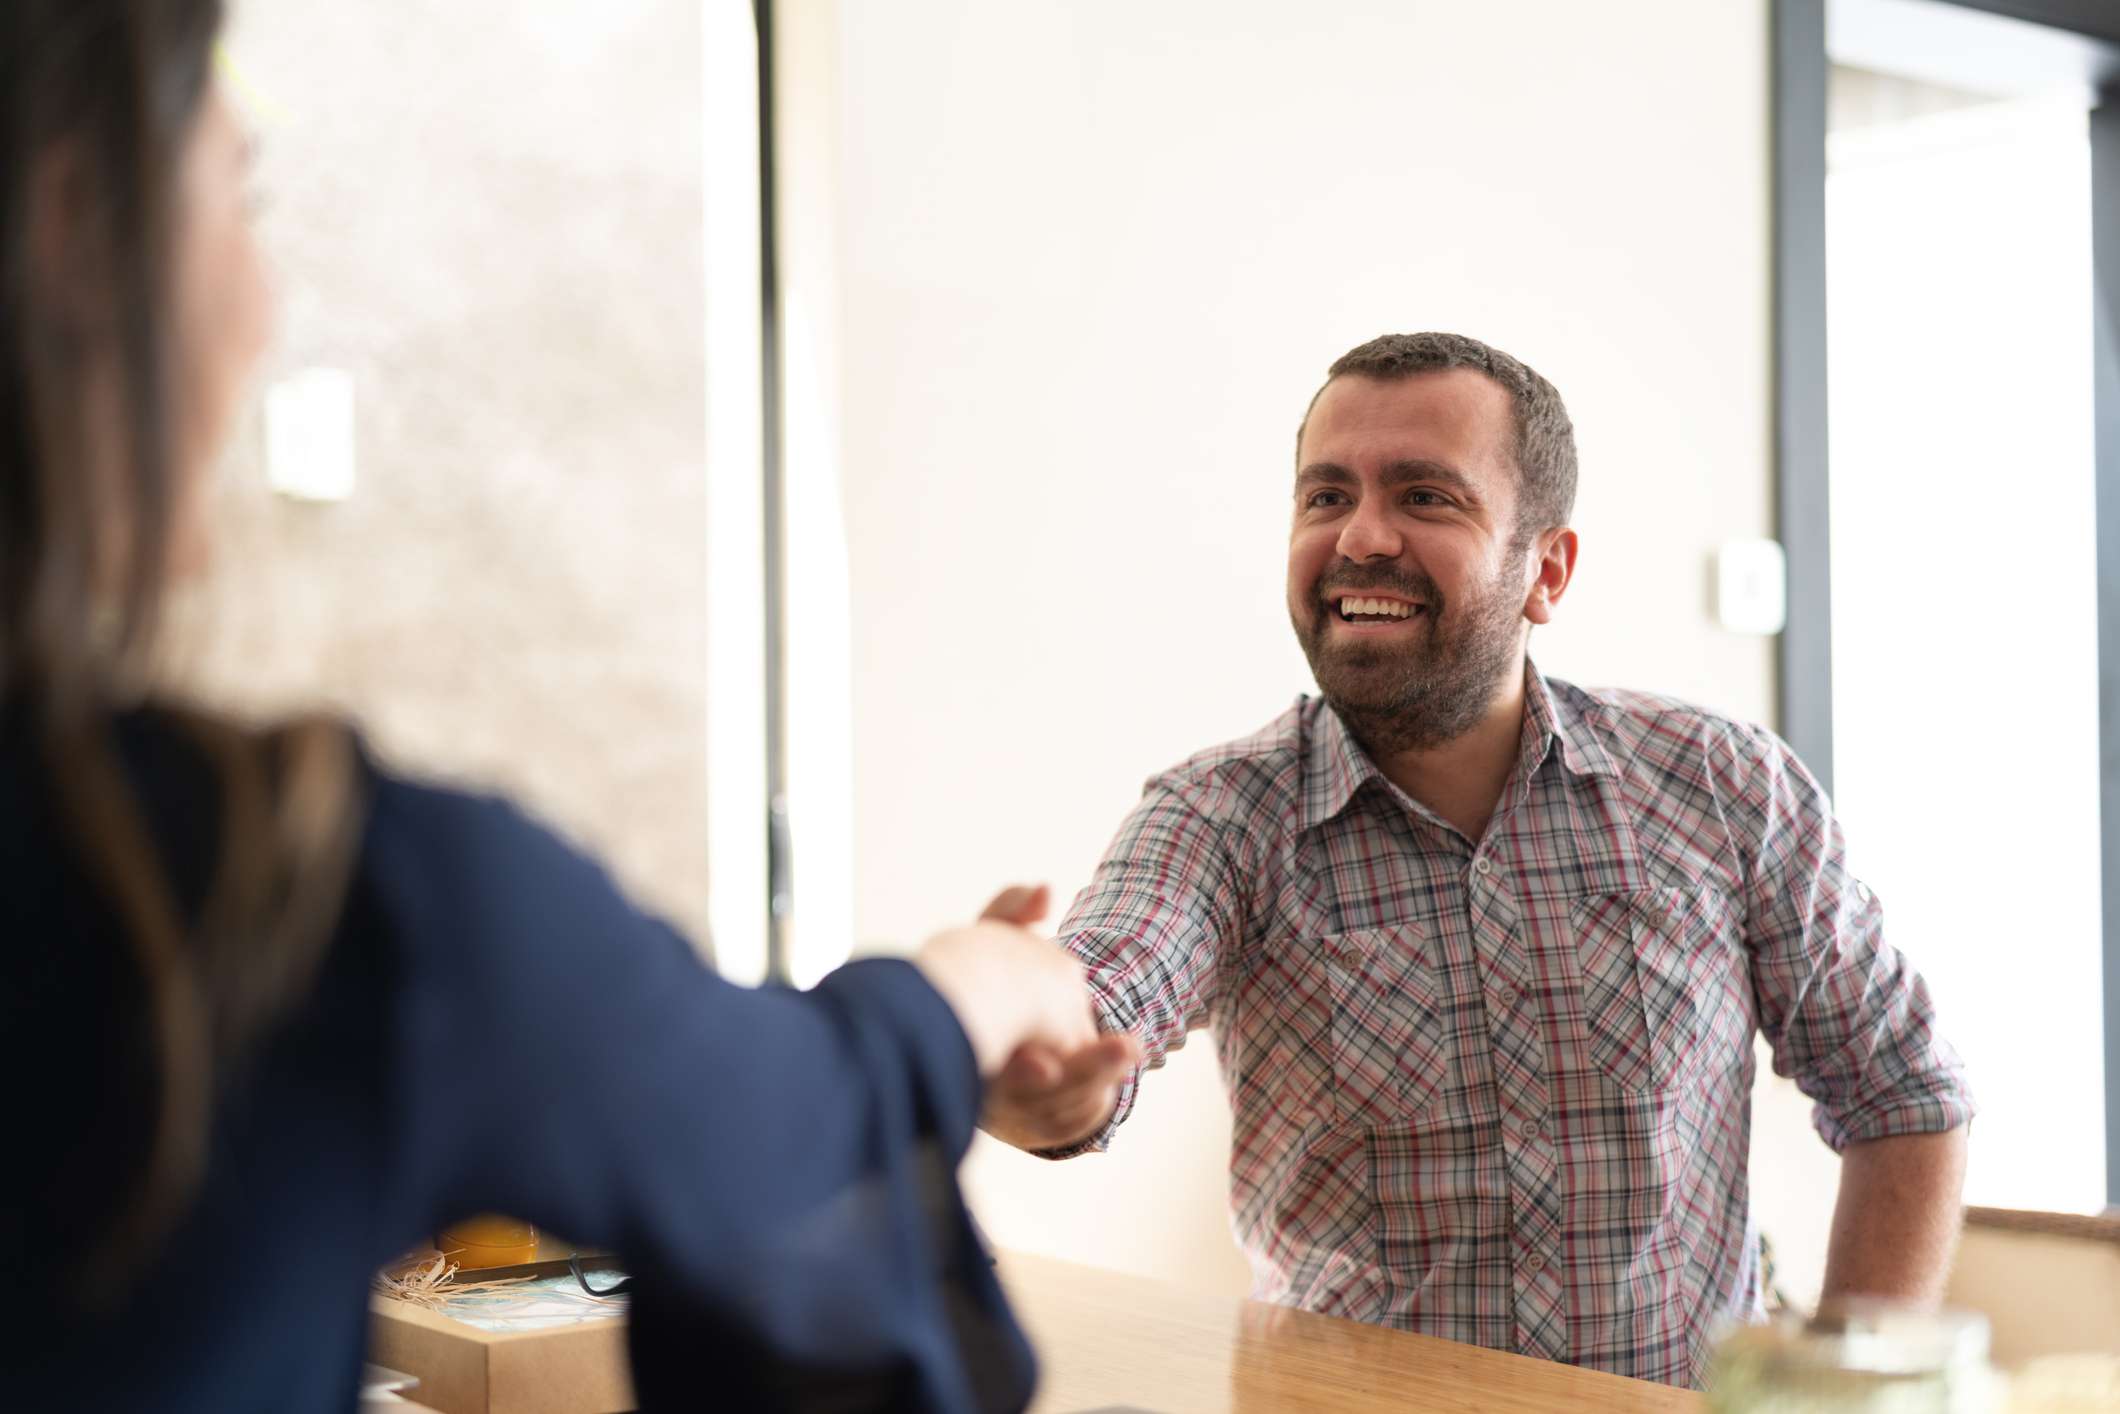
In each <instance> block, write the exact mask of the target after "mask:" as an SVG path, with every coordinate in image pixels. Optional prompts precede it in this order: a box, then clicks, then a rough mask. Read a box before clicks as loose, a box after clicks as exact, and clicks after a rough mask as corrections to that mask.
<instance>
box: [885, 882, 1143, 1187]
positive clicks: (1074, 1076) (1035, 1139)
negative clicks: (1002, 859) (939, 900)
mask: <svg viewBox="0 0 2120 1414" xmlns="http://www.w3.org/2000/svg"><path fill="white" fill-rule="evenodd" d="M1049 902H1050V895H1049V893H1048V891H1047V889H1046V887H1045V886H1044V885H1043V884H1040V885H1039V886H1038V887H1036V888H1023V887H1017V888H1009V889H1004V890H1002V891H1001V893H1000V894H998V895H996V896H995V898H994V901H993V902H992V903H989V904H988V905H987V906H986V909H985V911H984V912H982V913H981V914H980V915H979V921H978V922H977V923H974V924H972V925H971V926H970V927H968V928H953V929H951V930H950V931H949V932H946V933H938V934H937V935H936V936H934V937H933V938H930V939H929V940H928V941H927V943H926V944H925V945H923V946H922V947H921V949H920V951H919V953H917V954H916V955H915V956H914V958H913V962H914V964H915V965H916V966H917V967H919V968H920V970H921V972H922V973H924V974H925V975H926V977H927V980H928V982H929V983H930V984H931V985H932V986H933V987H934V988H935V990H936V991H937V992H940V993H941V994H942V999H943V1000H944V1001H946V1002H948V1003H949V1004H950V1009H951V1010H952V1011H954V1012H956V1013H957V1020H958V1022H959V1024H960V1025H962V1026H963V1027H964V1034H965V1037H966V1039H968V1040H969V1041H970V1042H971V1045H972V1054H973V1055H974V1056H975V1057H976V1058H977V1060H978V1062H979V1074H980V1075H981V1076H982V1077H984V1078H985V1080H986V1082H987V1090H986V1109H985V1113H984V1114H983V1115H982V1116H981V1118H980V1121H979V1127H980V1128H981V1129H984V1130H985V1131H986V1132H987V1133H989V1134H991V1135H993V1136H994V1137H995V1138H996V1139H999V1140H1001V1141H1002V1142H1004V1143H1007V1144H1013V1145H1015V1146H1016V1147H1017V1148H1019V1149H1061V1148H1065V1147H1067V1146H1068V1145H1070V1144H1076V1143H1079V1142H1081V1141H1082V1140H1084V1139H1087V1138H1088V1137H1089V1136H1090V1135H1092V1134H1095V1133H1096V1132H1097V1131H1098V1130H1099V1129H1101V1128H1103V1127H1104V1122H1105V1121H1106V1120H1108V1119H1110V1118H1111V1114H1112V1110H1113V1109H1114V1108H1115V1107H1116V1106H1117V1105H1118V1102H1119V1086H1120V1084H1121V1082H1123V1081H1124V1080H1125V1079H1126V1077H1127V1075H1128V1074H1129V1073H1130V1072H1131V1071H1132V1070H1133V1069H1134V1068H1135V1067H1136V1066H1138V1065H1140V1064H1141V1045H1140V1042H1138V1041H1136V1040H1135V1039H1134V1038H1133V1037H1132V1036H1129V1035H1127V1034H1126V1033H1124V1032H1118V1033H1115V1034H1112V1035H1099V1034H1098V1033H1097V1022H1096V1017H1095V1014H1094V1013H1093V1012H1092V1011H1091V1009H1090V998H1089V986H1088V983H1087V982H1086V981H1085V980H1084V978H1083V972H1082V964H1081V963H1079V962H1077V961H1076V960H1075V959H1074V958H1073V957H1072V956H1070V955H1069V954H1068V953H1066V952H1064V951H1062V950H1061V949H1060V948H1059V947H1058V946H1056V945H1055V944H1053V943H1051V942H1049V941H1047V940H1045V939H1043V938H1040V937H1038V936H1037V935H1036V934H1034V933H1032V932H1031V931H1030V925H1031V924H1033V923H1035V922H1037V921H1038V920H1039V919H1041V918H1043V917H1044V916H1045V911H1046V906H1047V904H1048V903H1049Z"/></svg>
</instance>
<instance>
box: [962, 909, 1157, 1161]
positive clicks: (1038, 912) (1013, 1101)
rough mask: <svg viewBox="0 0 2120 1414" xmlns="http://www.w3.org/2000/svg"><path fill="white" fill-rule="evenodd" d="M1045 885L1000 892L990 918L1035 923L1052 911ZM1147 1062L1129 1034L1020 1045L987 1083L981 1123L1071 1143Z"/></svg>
mask: <svg viewBox="0 0 2120 1414" xmlns="http://www.w3.org/2000/svg"><path fill="white" fill-rule="evenodd" d="M1050 902H1051V893H1050V892H1049V891H1048V890H1047V888H1046V887H1045V885H1043V884H1040V885H1038V886H1037V887H1036V888H1027V887H1022V886H1018V887H1014V888H1008V889H1003V890H1002V891H1001V892H1000V893H999V894H997V895H995V897H994V900H993V902H991V903H989V904H988V905H987V906H986V909H985V911H984V912H982V913H981V914H980V915H979V916H980V919H981V920H982V921H986V922H994V923H1009V924H1014V925H1015V926H1016V927H1019V928H1027V927H1029V926H1030V925H1031V924H1033V923H1036V922H1037V921H1038V920H1039V919H1041V918H1043V917H1045V912H1046V908H1047V906H1048V904H1049V903H1050ZM1140 1064H1141V1043H1140V1042H1138V1041H1136V1040H1135V1039H1134V1038H1133V1037H1132V1036H1129V1035H1126V1034H1125V1033H1123V1032H1120V1033H1116V1034H1112V1035H1105V1036H1099V1037H1098V1038H1097V1039H1096V1040H1094V1041H1092V1042H1090V1043H1089V1044H1087V1045H1083V1046H1077V1047H1074V1048H1072V1049H1069V1050H1061V1049H1059V1048H1056V1047H1053V1046H1049V1045H1042V1044H1038V1043H1032V1044H1028V1045H1025V1046H1022V1047H1020V1048H1018V1049H1017V1051H1016V1053H1015V1054H1014V1055H1013V1056H1011V1057H1009V1062H1008V1064H1007V1065H1006V1066H1004V1067H1003V1068H1002V1071H1001V1073H1000V1074H999V1075H998V1076H996V1077H995V1078H994V1080H993V1082H992V1083H991V1084H990V1085H989V1086H988V1087H987V1092H986V1113H985V1114H984V1115H983V1116H982V1117H981V1119H980V1122H979V1127H980V1128H981V1129H984V1130H985V1131H986V1132H987V1133H989V1134H991V1135H993V1136H994V1137H995V1138H996V1139H999V1140H1001V1141H1002V1142H1003V1143H1004V1144H1013V1145H1014V1146H1015V1147H1017V1148H1018V1149H1063V1148H1066V1147H1067V1146H1069V1145H1071V1144H1076V1143H1079V1142H1081V1141H1082V1140H1084V1139H1087V1138H1088V1137H1089V1136H1090V1135H1092V1134H1095V1133H1096V1132H1097V1131H1098V1130H1099V1129H1102V1128H1103V1127H1104V1123H1105V1121H1106V1120H1108V1119H1110V1118H1111V1114H1112V1111H1113V1109H1114V1108H1116V1107H1117V1105H1118V1103H1119V1086H1120V1084H1121V1083H1122V1082H1123V1081H1124V1080H1125V1079H1126V1077H1127V1076H1128V1075H1129V1074H1131V1073H1132V1072H1133V1070H1134V1069H1135V1067H1137V1066H1139V1065H1140Z"/></svg>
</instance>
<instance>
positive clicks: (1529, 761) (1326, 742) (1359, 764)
mask: <svg viewBox="0 0 2120 1414" xmlns="http://www.w3.org/2000/svg"><path fill="white" fill-rule="evenodd" d="M1556 747H1558V748H1559V751H1560V759H1561V765H1562V766H1563V767H1565V768H1566V769H1567V770H1568V771H1569V772H1571V773H1572V774H1574V775H1578V776H1616V775H1618V774H1619V768H1618V766H1616V765H1615V764H1614V763H1613V760H1612V756H1611V754H1610V753H1609V752H1607V751H1606V750H1605V747H1604V743H1603V742H1601V741H1599V740H1598V739H1597V733H1596V731H1595V730H1594V728H1593V727H1592V725H1591V724H1590V723H1589V722H1588V721H1586V720H1584V717H1583V715H1582V714H1581V713H1580V712H1578V711H1576V710H1575V707H1574V705H1573V704H1572V702H1571V701H1570V700H1568V699H1567V698H1563V697H1556V696H1555V695H1554V693H1553V692H1552V690H1551V689H1549V688H1548V687H1547V685H1546V677H1545V674H1543V673H1541V672H1540V671H1539V670H1538V668H1537V666H1536V665H1535V664H1533V663H1531V662H1530V661H1529V660H1528V659H1527V660H1526V661H1525V663H1524V732H1523V738H1522V745H1521V747H1520V748H1519V750H1518V753H1517V770H1516V775H1515V776H1514V777H1513V779H1514V780H1516V781H1518V782H1520V783H1524V784H1528V783H1529V782H1530V780H1531V778H1532V777H1533V776H1535V775H1536V774H1537V773H1538V770H1539V768H1540V767H1541V766H1543V765H1544V764H1545V763H1546V759H1547V757H1549V756H1550V755H1552V754H1553V752H1554V750H1555V748H1556ZM1382 776H1383V772H1381V771H1379V770H1378V769H1377V766H1376V763H1375V762H1374V761H1372V760H1370V758H1369V753H1368V752H1366V751H1364V750H1363V749H1362V747H1361V744H1360V743H1359V742H1357V741H1356V740H1355V739H1354V733H1352V732H1350V731H1348V730H1347V724H1346V723H1344V722H1342V721H1341V720H1340V714H1339V713H1338V712H1335V711H1333V709H1332V704H1330V703H1328V702H1320V703H1319V704H1318V715H1317V728H1316V730H1315V731H1313V732H1312V733H1311V737H1310V745H1309V750H1308V753H1307V759H1306V760H1305V762H1304V772H1303V816H1302V821H1301V828H1302V829H1304V830H1311V829H1315V828H1316V827H1317V826H1319V825H1322V824H1324V823H1325V822H1326V821H1328V820H1330V819H1332V818H1333V817H1335V816H1337V815H1338V814H1339V813H1340V812H1341V811H1343V810H1345V809H1346V808H1347V804H1348V802H1349V801H1351V800H1353V799H1354V797H1355V795H1356V793H1357V792H1359V791H1360V790H1361V789H1362V787H1363V786H1365V785H1367V784H1368V783H1369V782H1370V781H1371V780H1375V779H1381V778H1382Z"/></svg>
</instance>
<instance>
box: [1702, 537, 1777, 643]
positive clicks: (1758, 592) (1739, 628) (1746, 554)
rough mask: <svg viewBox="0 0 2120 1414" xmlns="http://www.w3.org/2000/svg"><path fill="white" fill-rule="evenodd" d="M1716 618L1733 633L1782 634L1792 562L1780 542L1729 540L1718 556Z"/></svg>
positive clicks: (1716, 557) (1716, 556)
mask: <svg viewBox="0 0 2120 1414" xmlns="http://www.w3.org/2000/svg"><path fill="white" fill-rule="evenodd" d="M1715 616H1716V618H1717V619H1719V620H1721V622H1722V626H1723V627H1724V628H1726V629H1728V630H1730V632H1732V633H1780V632H1781V631H1782V629H1783V628H1784V627H1786V626H1787V624H1788V621H1789V561H1788V557H1787V556H1786V555H1784V554H1783V553H1782V549H1781V542H1780V541H1778V540H1730V541H1725V542H1724V544H1723V547H1722V549H1720V550H1718V551H1717V552H1716V555H1715Z"/></svg>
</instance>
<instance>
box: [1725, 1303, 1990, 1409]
mask: <svg viewBox="0 0 2120 1414" xmlns="http://www.w3.org/2000/svg"><path fill="white" fill-rule="evenodd" d="M1987 1356H1988V1327H1987V1321H1986V1319H1985V1318H1984V1317H1981V1316H1977V1315H1973V1314H1971V1313H1969V1312H1961V1311H1942V1312H1934V1311H1911V1310H1908V1309H1906V1308H1904V1307H1899V1306H1893V1305H1889V1304H1886V1303H1881V1302H1850V1303H1847V1304H1846V1305H1843V1306H1839V1307H1836V1308H1835V1309H1834V1310H1833V1311H1832V1312H1831V1313H1830V1314H1826V1315H1821V1316H1814V1317H1812V1318H1811V1319H1809V1320H1800V1319H1786V1320H1782V1321H1777V1322H1774V1323H1773V1324H1770V1325H1763V1326H1746V1327H1742V1328H1740V1329H1738V1330H1736V1331H1734V1332H1732V1333H1731V1334H1730V1335H1729V1336H1728V1337H1726V1338H1725V1339H1724V1340H1723V1341H1722V1343H1721V1344H1720V1345H1718V1346H1717V1347H1716V1351H1715V1358H1714V1361H1713V1363H1712V1365H1711V1366H1710V1370H1709V1382H1708V1407H1709V1408H1710V1409H1712V1410H1714V1411H1715V1414H1998V1411H2000V1410H2001V1409H2003V1408H2004V1403H2003V1400H2004V1397H2005V1396H2004V1389H2003V1384H2002V1381H2001V1380H2000V1379H1999V1378H1998V1377H1997V1376H1996V1374H1995V1372H1994V1370H1993V1369H1992V1368H1991V1367H1990V1366H1989V1364H1988V1358H1987Z"/></svg>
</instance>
